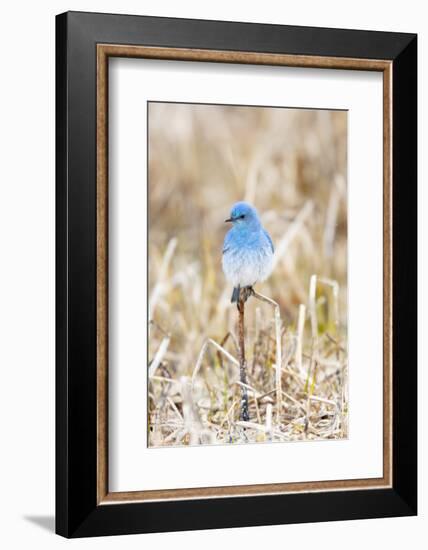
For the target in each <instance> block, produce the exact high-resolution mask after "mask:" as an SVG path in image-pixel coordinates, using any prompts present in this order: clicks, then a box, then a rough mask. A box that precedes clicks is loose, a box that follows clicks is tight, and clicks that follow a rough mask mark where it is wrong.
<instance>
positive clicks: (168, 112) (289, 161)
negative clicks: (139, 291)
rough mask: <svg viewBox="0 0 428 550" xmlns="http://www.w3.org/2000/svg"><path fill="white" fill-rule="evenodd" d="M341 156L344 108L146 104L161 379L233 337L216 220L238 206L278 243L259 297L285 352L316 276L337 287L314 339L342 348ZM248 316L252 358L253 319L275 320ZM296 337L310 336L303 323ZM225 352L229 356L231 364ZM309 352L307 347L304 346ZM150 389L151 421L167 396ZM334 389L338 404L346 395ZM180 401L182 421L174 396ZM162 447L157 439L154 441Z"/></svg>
mask: <svg viewBox="0 0 428 550" xmlns="http://www.w3.org/2000/svg"><path fill="white" fill-rule="evenodd" d="M346 154H347V113H346V112H344V111H327V110H304V109H287V108H265V107H243V106H221V105H195V104H168V103H150V104H149V174H148V176H149V177H148V185H149V303H150V305H149V317H150V320H152V321H153V323H152V326H151V329H150V342H149V359H151V360H153V358H155V357H156V354H157V352H158V351H159V347H160V345H161V343H162V341H163V340H164V339H165V334H167V335H168V345H167V349H166V350H165V351H164V352H163V353H162V354H161V360H159V361H158V360H157V359H156V362H155V363H156V364H155V366H156V370H157V373H156V374H157V375H159V373H160V371H159V370H158V369H159V367H160V368H161V369H162V368H163V369H164V372H163V375H164V378H165V379H168V378H169V379H175V380H178V379H180V377H182V376H192V372H193V369H194V367H195V364H196V362H197V359H198V356H199V353H200V350H201V347H202V345H203V344H204V342H205V341H206V339H207V338H212V339H213V340H215V341H217V342H219V343H221V342H222V340H223V339H224V337H225V335H226V334H227V333H228V332H232V338H231V339H232V340H233V336H234V334H236V308H235V307H234V306H231V304H230V295H231V292H232V288H231V285H230V284H228V283H227V282H226V280H225V277H224V275H223V272H222V267H221V257H222V244H223V239H224V236H225V233H226V232H227V230H228V229H229V227H228V225H227V224H225V223H224V220H225V219H226V218H227V217H229V213H230V209H231V206H232V205H233V203H235V202H236V201H238V200H246V201H248V202H250V203H252V204H253V205H254V206H256V208H257V209H258V211H259V213H260V215H261V218H262V221H263V225H264V226H265V228H266V229H267V230H268V232H269V233H270V235H271V236H272V239H273V242H274V245H275V249H276V257H275V262H276V265H275V269H274V271H273V273H272V275H271V276H270V277H269V279H268V280H267V281H265V282H264V283H262V284H258V285H256V290H257V291H258V292H261V293H263V294H265V295H266V296H268V297H270V298H271V299H273V300H275V301H276V302H277V303H278V304H279V306H280V310H281V317H282V322H283V327H284V328H283V331H284V338H285V340H286V339H287V337H288V338H289V340H290V342H291V344H290V345H288V346H287V345H286V344H285V343H284V346H285V347H288V350H290V348H292V347H293V345H294V344H293V341H294V340H295V339H294V340H293V334H295V331H296V325H297V317H298V310H299V305H300V304H306V305H307V303H308V293H309V285H310V278H311V276H312V275H313V274H316V275H317V277H318V278H321V279H325V280H327V281H333V282H334V284H335V285H336V286H335V288H338V293H337V295H336V294H335V298H334V299H335V300H336V301H335V303H334V304H333V305H332V301H331V299H330V295H329V292H330V291H327V290H325V289H323V288H318V286H317V288H316V299H317V325H318V326H317V330H318V331H319V334H320V335H321V337H322V336H323V335H324V334H326V335H327V336H328V337H330V336H333V339H336V340H335V342H336V345H339V344H338V342H339V341H340V342H341V344H340V346H341V349H342V350H346V320H347V310H346V296H347V193H346V171H347V167H346V166H347V159H346ZM321 286H322V285H321ZM327 286H328V285H327ZM256 309H259V311H258V312H257V311H256ZM332 309H335V313H334V314H333V313H332ZM247 310H248V314H247V339H248V340H249V341H250V342H249V343H250V346H249V351H248V353H249V359H251V356H252V354H253V352H254V350H253V352H252V348H251V338H252V337H253V336H254V334H255V331H257V327H256V326H255V323H256V318H257V319H258V320H259V324H260V323H262V324H263V323H270V321H269V319H271V318H272V312H271V311H269V308H267V309H266V308H265V307H264V306H260V303H256V301H255V300H249V302H248V306H247ZM265 310H266V311H265ZM306 311H308V310H306ZM263 316H264V319H265V320H264V321H263ZM335 316H336V317H335ZM306 318H307V315H306ZM287 331H288V336H287ZM304 331H305V333H306V332H308V331H310V323H306V322H305V327H304ZM267 340H269V337H268V338H267ZM328 341H329V342H330V343H331V342H332V340H328ZM326 343H327V339H326ZM232 344H233V342H232ZM232 344H231V347H230V353H233V354H234V355H236V352H234V351H233V345H232ZM165 345H166V344H165ZM225 346H226V347H227V345H226V344H225ZM305 346H306V347H307V348H308V349H309V348H311V346H312V347H313V342H312V341H311V338H309V339H307V340H306V343H305V344H304V347H305ZM309 353H310V352H309V351H308V354H309ZM331 353H333V352H332V351H331ZM331 353H330V352H328V353H327V355H331ZM254 354H255V352H254ZM343 354H345V351H343ZM214 355H215V354H214ZM284 355H285V356H286V355H287V353H285V354H284ZM289 355H290V356H289V357H288V362H289V365H290V368H292V366H293V357H292V354H289ZM266 357H267V356H266ZM342 360H343V361H344V362H346V359H345V357H344V355H343V356H342V357H341V361H342ZM263 361H267V359H266V358H265V359H264V360H263ZM204 362H205V367H204V369H205V370H204V369H202V370H204V372H205V371H207V372H209V371H210V369H211V370H213V371H215V370H216V368H217V366H218V365H217V366H216V360H215V359H213V354H211V355H210V353H208V354H207V358H206V359H204ZM157 363H159V365H158V364H157ZM336 366H337V365H336ZM223 368H225V367H223ZM235 370H236V369H235ZM261 370H262V371H263V370H266V365H261ZM152 374H153V372H152ZM330 374H331V373H329V372H328V373H327V372H326V376H328V375H330ZM231 376H232V378H233V372H232V373H231ZM303 377H304V376H303ZM265 378H266V377H265ZM256 382H257V380H253V384H254V385H256ZM342 382H343V380H342ZM159 384H161V382H160V381H159ZM213 384H214V383H213ZM170 385H171V383H170ZM229 385H230V381H229ZM208 386H209V388H211V390H212V387H211V386H210V384H208ZM214 386H215V384H214ZM262 386H263V387H259V388H258V390H260V391H264V390H266V391H267V390H268V389H269V380H264V382H263V384H262ZM306 389H307V388H306ZM152 390H153V392H152V396H151V397H152V399H151V400H149V408H150V410H151V412H152V413H153V412H154V411H158V412H159V408H160V406H161V405H162V403H161V401H162V395H163V397H164V398H165V395H166V393H168V391H169V390H168V391H166V390H165V388H164V389H163V390H162V389H159V388H158V389H157V390H156V389H155V388H154V387H153V388H152ZM211 390H210V389H207V392H208V394H209V393H210V391H211ZM336 390H337V391H338V392H339V393H340V394H341V399H342V405H343V399H344V397H343V395H342V394H343V388H338V389H337V388H336ZM296 391H297V389H296ZM328 391H330V392H331V391H333V390H328ZM159 392H160V393H159ZM162 392H163V393H162ZM178 393H180V392H178ZM213 393H214V394H215V393H216V392H215V391H214V392H213ZM201 395H202V397H201V399H202V401H201V402H202V403H203V402H204V395H203V392H202V394H201ZM208 397H209V398H210V399H211V400H213V399H214V400H216V399H217V397H216V395H211V396H208ZM324 397H325V399H330V398H331V397H332V395H329V396H324ZM226 401H227V402H225V404H224V407H225V408H226V406H227V404H228V403H229V402H228V399H227V400H226ZM176 404H177V405H178V411H177V412H180V411H181V409H180V396H178V397H177V399H176ZM162 406H163V405H162ZM216 406H217V405H216ZM203 408H204V407H203V406H202V409H203ZM213 410H217V409H216V407H214V406H213V408H212V409H211V413H212V414H211V416H212V415H213V414H214V413H213ZM199 412H201V411H200V410H199ZM342 412H343V411H342ZM180 414H181V413H180ZM201 414H203V411H202V412H201ZM176 416H177V418H178V415H176ZM152 418H153V415H152ZM259 419H260V418H259ZM262 420H263V419H262ZM151 429H153V426H152V428H151ZM341 433H342V436H343V434H344V429H343V427H342V432H341ZM164 435H165V433H164ZM172 439H173V438H172ZM162 441H163V439H162V437H158V438H157V440H156V441H155V442H154V443H153V444H162Z"/></svg>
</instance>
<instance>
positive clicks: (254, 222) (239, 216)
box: [225, 201, 261, 230]
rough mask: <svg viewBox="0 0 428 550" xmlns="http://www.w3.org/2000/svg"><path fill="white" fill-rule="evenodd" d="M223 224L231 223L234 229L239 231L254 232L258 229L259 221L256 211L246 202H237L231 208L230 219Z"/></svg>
mask: <svg viewBox="0 0 428 550" xmlns="http://www.w3.org/2000/svg"><path fill="white" fill-rule="evenodd" d="M225 222H230V223H233V225H234V227H236V228H239V229H248V230H254V229H259V228H260V226H261V224H260V219H259V214H258V212H257V210H256V209H255V208H254V206H251V204H249V203H248V202H243V201H241V202H237V203H235V204H234V205H233V206H232V210H231V211H230V218H228V219H227V220H225Z"/></svg>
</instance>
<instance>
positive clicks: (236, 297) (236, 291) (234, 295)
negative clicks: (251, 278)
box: [230, 286, 240, 304]
mask: <svg viewBox="0 0 428 550" xmlns="http://www.w3.org/2000/svg"><path fill="white" fill-rule="evenodd" d="M239 290H240V287H239V286H235V288H234V289H233V292H232V299H231V300H230V301H231V302H232V304H233V303H235V302H238V301H239Z"/></svg>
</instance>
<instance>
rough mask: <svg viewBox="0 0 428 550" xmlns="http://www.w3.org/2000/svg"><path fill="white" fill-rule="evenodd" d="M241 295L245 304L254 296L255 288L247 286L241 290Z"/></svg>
mask: <svg viewBox="0 0 428 550" xmlns="http://www.w3.org/2000/svg"><path fill="white" fill-rule="evenodd" d="M240 295H241V298H242V300H243V301H244V303H245V302H246V301H247V300H248V298H249V297H250V296H254V289H253V287H252V286H245V287H244V288H241V292H240ZM238 303H239V301H238Z"/></svg>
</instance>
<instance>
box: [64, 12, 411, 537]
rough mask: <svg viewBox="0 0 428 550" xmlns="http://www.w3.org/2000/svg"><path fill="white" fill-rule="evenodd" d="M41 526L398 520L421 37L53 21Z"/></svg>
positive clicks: (405, 446)
mask: <svg viewBox="0 0 428 550" xmlns="http://www.w3.org/2000/svg"><path fill="white" fill-rule="evenodd" d="M56 54H57V57H56V75H57V76H56V95H57V103H56V121H57V122H56V129H57V140H56V162H57V164H56V166H57V172H56V180H57V205H56V209H57V226H56V238H57V275H56V284H57V362H56V363H57V367H56V369H57V370H56V464H57V469H56V525H57V527H56V529H57V533H58V534H60V535H63V536H65V537H84V536H96V535H114V534H126V533H145V532H157V531H177V530H189V529H208V528H220V527H239V526H250V525H271V524H272V525H273V524H279V523H297V522H299V523H301V522H314V521H332V520H345V519H362V518H374V517H393V516H405V515H414V514H416V513H417V471H416V469H417V463H416V459H417V447H416V445H417V442H416V434H417V418H416V411H417V401H416V398H417V391H416V390H417V387H416V367H417V364H416V361H417V357H416V355H417V352H416V334H417V332H416V318H417V316H416V304H417V301H416V200H417V196H416V194H417V192H416V179H417V174H416V151H417V143H416V140H417V132H416V115H417V112H416V89H417V71H416V68H417V37H416V35H413V34H404V33H384V32H373V31H355V30H340V29H323V28H308V27H288V26H279V25H258V24H247V23H231V22H218V21H200V20H184V19H168V18H156V17H140V16H123V15H109V14H95V13H77V12H69V13H65V14H61V15H58V16H57V20H56Z"/></svg>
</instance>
